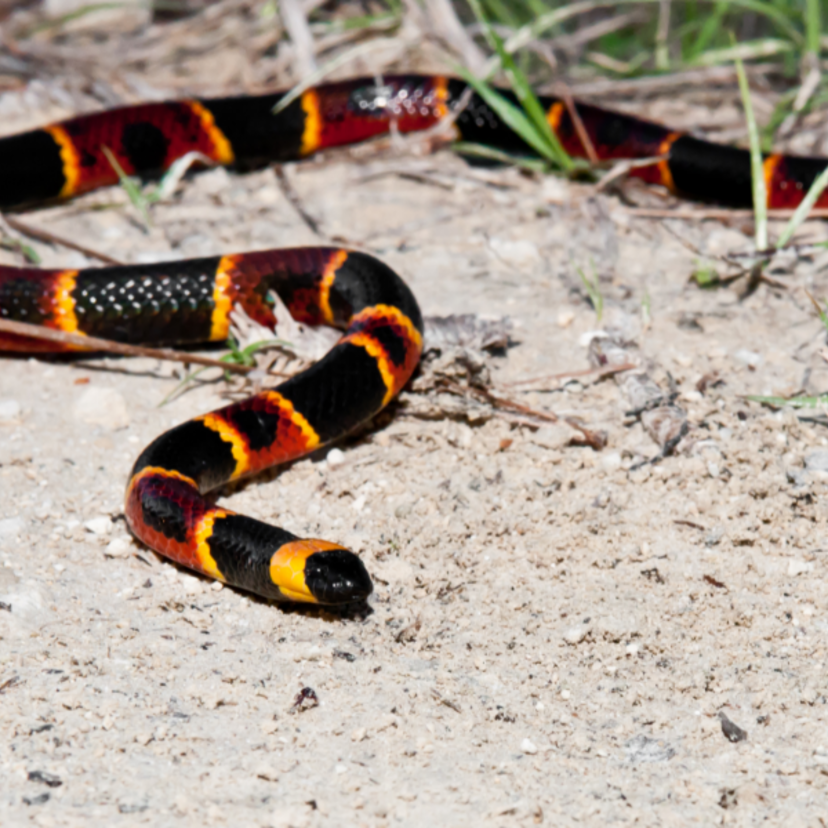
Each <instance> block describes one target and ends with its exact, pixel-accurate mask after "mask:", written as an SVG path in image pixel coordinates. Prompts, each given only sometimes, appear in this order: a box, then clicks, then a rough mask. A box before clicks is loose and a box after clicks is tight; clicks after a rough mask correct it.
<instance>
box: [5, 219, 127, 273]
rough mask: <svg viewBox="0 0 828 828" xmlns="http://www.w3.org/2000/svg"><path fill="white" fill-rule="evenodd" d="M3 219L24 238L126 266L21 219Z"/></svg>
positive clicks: (108, 262) (100, 260) (107, 262)
mask: <svg viewBox="0 0 828 828" xmlns="http://www.w3.org/2000/svg"><path fill="white" fill-rule="evenodd" d="M3 218H4V219H5V221H6V224H8V225H9V227H11V228H12V229H13V230H17V232H18V233H22V234H23V235H24V236H28V237H29V238H30V239H37V240H38V241H42V242H46V243H47V244H57V245H60V246H62V247H68V248H69V250H77V251H78V253H83V255H84V256H89V258H90V259H97V260H98V261H99V262H104V263H105V264H110V265H122V264H124V263H123V262H120V261H118V259H113V258H112V257H111V256H107V255H106V253H98V251H97V250H93V249H92V248H91V247H85V246H84V245H82V244H78V243H77V242H73V241H70V240H69V239H65V238H63V236H58V235H56V234H55V233H52V232H50V231H49V230H42V229H41V228H39V227H32V226H31V225H29V224H25V223H24V222H22V221H20V219H16V218H13V217H12V216H9V215H4V216H3Z"/></svg>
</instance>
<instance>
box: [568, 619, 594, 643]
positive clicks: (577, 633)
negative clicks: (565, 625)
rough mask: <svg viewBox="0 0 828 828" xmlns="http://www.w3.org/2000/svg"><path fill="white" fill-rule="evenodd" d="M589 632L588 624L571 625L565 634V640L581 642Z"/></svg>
mask: <svg viewBox="0 0 828 828" xmlns="http://www.w3.org/2000/svg"><path fill="white" fill-rule="evenodd" d="M588 634H589V627H588V626H587V625H586V624H578V625H577V626H575V627H570V628H569V629H568V630H566V631H565V632H564V634H563V640H564V641H566V643H567V644H572V645H573V646H574V645H575V644H580V643H581V642H582V641H583V640H584V639H585V638H586V637H587V635H588Z"/></svg>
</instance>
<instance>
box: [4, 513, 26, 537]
mask: <svg viewBox="0 0 828 828" xmlns="http://www.w3.org/2000/svg"><path fill="white" fill-rule="evenodd" d="M22 531H23V518H19V517H13V518H4V519H3V520H0V538H11V537H14V536H15V535H19V534H20V533H21V532H22Z"/></svg>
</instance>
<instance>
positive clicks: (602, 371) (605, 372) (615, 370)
mask: <svg viewBox="0 0 828 828" xmlns="http://www.w3.org/2000/svg"><path fill="white" fill-rule="evenodd" d="M634 368H638V366H637V365H633V363H632V362H625V363H624V364H623V365H612V366H610V367H608V368H585V369H584V370H583V371H565V372H564V373H563V374H547V375H546V376H545V377H530V378H529V379H524V380H515V381H514V382H504V383H502V385H503V387H504V388H514V387H515V386H517V385H529V384H530V383H532V382H545V381H546V380H562V379H569V378H571V377H589V376H593V375H598V376H599V377H610V376H612V375H613V374H619V373H621V371H631V370H633V369H634Z"/></svg>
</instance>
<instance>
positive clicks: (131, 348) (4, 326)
mask: <svg viewBox="0 0 828 828" xmlns="http://www.w3.org/2000/svg"><path fill="white" fill-rule="evenodd" d="M0 333H10V334H16V335H17V336H27V337H30V338H32V339H45V340H46V341H47V342H56V343H58V344H60V345H73V346H75V347H77V348H80V349H81V350H83V351H104V352H106V353H110V354H123V355H124V356H145V357H152V358H153V359H163V360H167V361H169V362H184V363H188V364H195V365H208V366H210V367H211V368H221V369H223V370H225V371H230V372H231V373H234V374H247V373H249V372H250V371H251V370H252V368H251V367H250V366H248V365H238V364H237V363H234V362H222V361H221V360H218V359H212V358H211V357H205V356H200V355H199V354H187V353H184V352H183V351H175V350H172V349H171V348H145V347H144V346H143V345H127V344H126V343H124V342H113V341H112V340H110V339H99V338H98V337H96V336H83V335H82V334H73V333H67V332H66V331H56V330H54V329H53V328H42V327H40V325H30V324H29V323H28V322H15V321H13V320H11V319H0Z"/></svg>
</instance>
